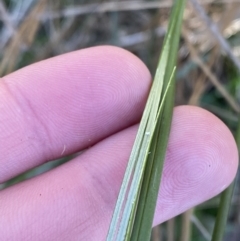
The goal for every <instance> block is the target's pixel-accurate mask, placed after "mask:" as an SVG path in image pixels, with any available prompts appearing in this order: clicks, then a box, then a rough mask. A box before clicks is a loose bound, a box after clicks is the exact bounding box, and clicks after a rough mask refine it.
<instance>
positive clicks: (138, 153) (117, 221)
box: [107, 0, 185, 241]
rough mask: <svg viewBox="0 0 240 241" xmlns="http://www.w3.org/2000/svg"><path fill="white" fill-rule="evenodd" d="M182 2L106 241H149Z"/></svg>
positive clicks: (170, 103)
mask: <svg viewBox="0 0 240 241" xmlns="http://www.w3.org/2000/svg"><path fill="white" fill-rule="evenodd" d="M184 7H185V0H177V1H176V2H175V5H174V7H173V10H172V14H171V17H170V22H169V27H168V33H167V35H166V37H165V40H164V45H163V50H162V54H161V57H160V60H159V63H158V67H157V71H156V75H155V78H154V81H153V85H152V88H151V91H150V94H149V98H148V101H147V104H146V107H145V110H144V113H143V117H142V120H141V123H140V126H139V130H138V133H137V137H136V140H135V143H134V146H133V149H132V153H131V155H130V159H129V163H128V166H127V169H126V172H125V176H124V179H123V183H122V186H121V190H120V193H119V197H118V200H117V204H116V207H115V210H114V214H113V217H112V221H111V224H110V228H109V232H108V236H107V240H108V241H115V240H117V241H127V240H131V241H141V240H142V241H146V240H149V239H150V236H151V228H152V221H153V216H154V211H155V206H156V200H157V195H158V190H159V183H160V179H161V174H162V169H163V162H164V158H165V153H166V148H167V143H168V137H169V132H170V127H171V119H172V111H173V105H174V79H175V65H176V57H177V52H178V44H179V38H180V30H181V23H182V16H183V11H184Z"/></svg>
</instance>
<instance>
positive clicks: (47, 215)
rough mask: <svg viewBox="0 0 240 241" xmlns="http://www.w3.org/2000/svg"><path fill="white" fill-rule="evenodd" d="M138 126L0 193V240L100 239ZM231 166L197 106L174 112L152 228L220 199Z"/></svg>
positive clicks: (214, 124) (213, 123) (230, 150)
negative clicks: (198, 206)
mask: <svg viewBox="0 0 240 241" xmlns="http://www.w3.org/2000/svg"><path fill="white" fill-rule="evenodd" d="M136 130H137V127H136V126H134V127H131V128H129V129H126V130H124V131H122V132H120V133H117V134H115V135H113V136H111V137H109V138H107V139H105V140H103V141H102V142H100V143H98V144H96V145H95V146H94V147H92V148H90V149H89V150H88V151H86V152H85V153H84V154H82V155H81V156H79V157H78V158H76V159H75V160H73V161H71V162H68V163H66V164H64V165H63V166H60V167H59V168H57V169H55V170H52V171H50V172H48V173H45V174H43V175H41V176H39V177H36V178H34V179H32V180H29V181H26V182H24V183H21V184H18V185H16V186H13V187H11V188H9V189H6V190H3V191H2V192H1V193H0V200H1V203H0V205H1V209H0V210H1V215H0V223H1V224H2V225H1V226H0V231H1V237H2V239H3V240H11V241H15V240H36V241H37V240H45V241H48V240H60V241H61V240H93V241H95V240H98V241H99V240H105V238H106V234H107V230H108V227H109V224H110V219H111V215H112V212H113V208H114V205H115V202H116V199H117V195H118V192H119V188H120V183H121V180H122V177H123V173H124V170H125V167H126V163H127V160H128V157H129V154H130V150H131V147H132V144H133V140H134V137H135V134H136ZM237 162H238V153H237V148H236V145H235V142H234V139H233V137H232V135H231V133H230V131H229V130H228V129H227V128H226V126H225V125H224V124H223V123H222V122H221V121H219V120H218V119H217V118H216V117H214V116H213V115H212V114H210V113H208V112H206V111H204V110H202V109H200V108H196V107H178V108H176V109H175V112H174V118H173V123H172V130H171V135H170V142H169V146H168V150H167V158H166V163H165V167H164V173H163V180H162V185H161V189H160V194H159V200H158V203H157V208H156V214H155V219H154V224H155V225H156V224H158V223H160V222H163V221H165V220H167V219H169V218H171V217H173V216H175V215H177V214H179V213H180V212H183V211H185V210H186V209H188V208H190V207H192V206H194V205H197V204H198V203H200V202H203V201H204V200H206V199H209V198H211V197H213V196H214V195H216V194H218V193H219V192H221V191H222V190H223V189H224V188H226V187H227V185H229V183H230V182H231V181H232V180H233V178H234V176H235V174H236V169H237Z"/></svg>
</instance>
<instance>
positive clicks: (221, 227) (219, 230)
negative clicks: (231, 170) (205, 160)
mask: <svg viewBox="0 0 240 241" xmlns="http://www.w3.org/2000/svg"><path fill="white" fill-rule="evenodd" d="M235 139H236V142H237V147H238V150H239V151H240V116H239V120H238V128H237V132H236V137H235ZM234 184H235V180H234V181H233V182H232V184H231V185H230V186H229V187H228V188H227V189H226V190H225V191H223V192H222V194H221V198H220V204H219V209H218V213H217V218H216V222H215V225H214V230H213V235H212V241H222V240H223V236H224V231H225V228H226V224H227V219H228V211H229V208H230V205H231V199H232V195H233V189H234Z"/></svg>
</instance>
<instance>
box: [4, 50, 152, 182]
mask: <svg viewBox="0 0 240 241" xmlns="http://www.w3.org/2000/svg"><path fill="white" fill-rule="evenodd" d="M149 87H150V74H149V71H148V70H147V68H146V67H145V65H144V64H143V63H142V62H141V61H140V60H139V59H138V58H136V57H135V56H134V55H132V54H131V53H129V52H127V51H125V50H122V49H120V48H116V47H95V48H89V49H85V50H81V51H76V52H73V53H69V54H65V55H62V56H59V57H55V58H52V59H49V60H46V61H42V62H39V63H37V64H33V65H31V66H28V67H26V68H23V69H21V70H19V71H17V72H15V73H13V74H11V75H8V76H6V77H5V78H3V80H2V81H1V82H0V110H1V115H0V133H1V137H0V150H1V158H0V182H3V181H5V180H6V179H9V178H11V177H13V176H15V175H16V174H19V173H21V172H23V171H26V170H28V169H29V168H32V167H34V166H37V165H39V164H41V163H43V162H45V161H48V160H52V159H55V158H59V157H61V156H64V155H68V154H70V153H73V152H76V151H79V150H81V149H83V148H86V147H88V146H90V145H93V144H94V143H96V142H97V141H99V140H101V139H103V138H105V137H107V136H109V135H111V134H113V133H115V132H117V131H119V130H121V129H123V128H126V127H128V126H130V125H132V124H133V123H136V122H137V121H138V120H139V118H140V116H141V113H142V110H143V107H144V104H145V101H146V98H147V94H148V91H149Z"/></svg>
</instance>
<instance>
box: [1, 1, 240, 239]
mask: <svg viewBox="0 0 240 241" xmlns="http://www.w3.org/2000/svg"><path fill="white" fill-rule="evenodd" d="M171 5H172V2H171V1H170V0H148V1H147V0H146V1H143V0H142V1H140V0H139V1H131V0H128V1H112V0H89V1H86V0H78V1H77V0H59V1H57V0H49V1H47V0H0V50H1V51H0V55H1V61H0V74H1V76H4V75H6V74H8V73H10V72H13V71H14V70H17V69H19V68H22V67H24V66H27V65H29V64H32V63H35V62H37V61H40V60H43V59H46V58H50V57H52V56H57V55H60V54H63V53H67V52H70V51H74V50H77V49H82V48H86V47H91V46H96V45H107V44H110V45H116V46H120V47H123V48H125V49H127V50H129V51H131V52H132V53H133V54H135V55H136V56H138V57H139V58H140V59H142V61H143V62H144V63H145V64H146V65H147V66H148V68H149V69H150V71H151V73H152V74H154V72H155V69H156V65H157V61H158V58H159V53H160V50H161V45H162V41H163V37H164V35H165V32H166V28H167V24H168V16H169V11H170V7H171ZM177 71H178V72H177V89H176V105H182V104H191V105H198V106H202V107H203V108H205V109H208V110H209V111H211V112H213V113H214V114H215V115H217V116H218V117H219V118H220V119H222V120H223V121H224V122H225V123H226V124H227V125H228V126H229V128H230V129H231V130H232V131H233V133H235V132H236V129H237V125H238V116H239V113H240V74H239V73H240V0H198V1H196V0H190V1H189V3H188V5H187V8H186V11H185V14H184V24H183V30H182V38H181V42H180V50H179V57H178V70H177ZM72 157H73V156H70V157H67V158H64V159H61V160H55V161H52V162H49V163H47V164H45V165H42V166H40V167H38V168H35V169H33V170H31V171H29V172H27V173H24V174H22V175H20V176H18V177H16V178H14V179H13V180H10V181H9V182H7V183H5V184H3V185H1V186H0V188H1V189H2V188H5V187H7V186H9V185H12V184H14V183H17V182H19V181H23V180H25V179H27V178H30V177H33V176H35V175H39V174H41V173H43V172H45V171H47V170H49V169H51V168H54V167H55V166H58V165H60V164H62V163H64V162H66V161H68V160H69V159H71V158H72ZM238 179H239V178H238V177H237V180H238ZM238 183H239V182H238V181H237V184H236V186H235V191H234V196H233V199H232V206H231V210H230V214H229V222H228V225H227V227H226V235H225V240H228V241H239V240H240V206H239V204H240V189H239V184H238ZM218 201H219V198H218V197H216V198H214V199H212V200H209V201H207V202H206V203H204V204H202V205H200V206H198V207H196V208H195V209H194V210H190V211H188V212H186V213H185V214H184V215H181V216H180V217H177V218H175V219H172V220H170V221H168V222H166V223H164V224H162V225H161V226H159V227H157V228H154V230H153V237H152V240H153V241H160V240H161V241H162V240H163V241H164V240H166V241H175V240H179V241H188V240H195V241H204V240H210V237H211V233H212V229H213V225H214V220H215V215H216V212H217V207H218Z"/></svg>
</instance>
